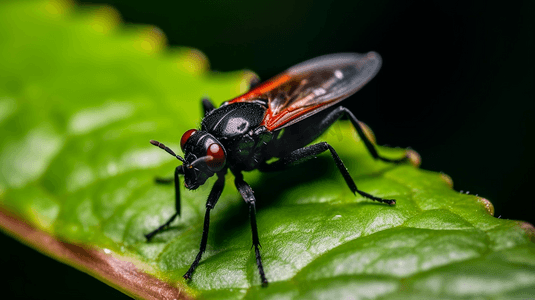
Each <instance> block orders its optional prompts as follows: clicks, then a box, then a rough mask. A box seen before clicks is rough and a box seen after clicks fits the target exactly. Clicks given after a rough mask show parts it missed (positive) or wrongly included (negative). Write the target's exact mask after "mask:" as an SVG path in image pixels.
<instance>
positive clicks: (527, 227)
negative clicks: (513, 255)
mask: <svg viewBox="0 0 535 300" xmlns="http://www.w3.org/2000/svg"><path fill="white" fill-rule="evenodd" d="M517 224H518V227H519V228H520V229H522V230H523V231H524V232H525V233H526V235H527V236H528V237H529V239H530V240H531V241H532V242H534V243H535V227H534V226H533V224H531V223H528V222H524V221H518V223H517Z"/></svg>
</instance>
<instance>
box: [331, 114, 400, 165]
mask: <svg viewBox="0 0 535 300" xmlns="http://www.w3.org/2000/svg"><path fill="white" fill-rule="evenodd" d="M344 115H345V116H347V117H348V118H349V120H350V121H351V124H353V127H355V129H356V130H357V133H358V135H359V137H360V139H361V140H362V141H363V142H364V145H365V146H366V149H368V152H370V154H371V155H372V156H373V158H375V159H379V160H382V161H385V162H392V163H400V162H404V161H406V160H407V159H408V158H409V157H408V153H407V154H405V156H403V157H401V158H397V159H391V158H386V157H383V156H381V155H379V153H377V150H376V149H375V146H374V145H373V144H372V142H371V141H370V139H369V138H368V137H367V136H366V134H365V133H364V129H362V125H361V124H360V122H359V120H357V118H356V117H355V115H353V113H352V112H351V111H350V110H349V109H347V108H345V107H343V106H340V107H338V108H337V109H336V110H334V111H333V112H332V113H331V114H330V115H329V116H328V117H327V118H326V119H329V117H331V118H334V120H332V119H330V120H326V121H331V120H332V121H333V123H334V121H336V120H338V119H340V118H341V117H342V116H344Z"/></svg>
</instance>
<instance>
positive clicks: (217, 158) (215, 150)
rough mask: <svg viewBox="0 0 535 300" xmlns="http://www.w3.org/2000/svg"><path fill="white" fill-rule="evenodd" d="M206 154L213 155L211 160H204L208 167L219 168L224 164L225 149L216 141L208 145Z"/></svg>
mask: <svg viewBox="0 0 535 300" xmlns="http://www.w3.org/2000/svg"><path fill="white" fill-rule="evenodd" d="M206 155H209V156H211V157H213V159H212V160H209V161H207V162H206V164H207V165H208V167H209V168H210V169H216V170H217V169H219V168H221V167H223V165H224V164H225V159H226V158H225V150H223V147H221V146H219V144H217V143H213V144H211V145H210V146H209V147H208V150H207V151H206Z"/></svg>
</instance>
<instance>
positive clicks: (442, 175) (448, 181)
mask: <svg viewBox="0 0 535 300" xmlns="http://www.w3.org/2000/svg"><path fill="white" fill-rule="evenodd" d="M440 179H442V181H444V182H445V183H446V184H447V185H448V186H449V187H450V188H453V179H451V177H450V176H449V175H448V174H446V173H442V172H440Z"/></svg>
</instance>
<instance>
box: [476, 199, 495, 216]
mask: <svg viewBox="0 0 535 300" xmlns="http://www.w3.org/2000/svg"><path fill="white" fill-rule="evenodd" d="M477 202H479V203H480V204H481V205H483V207H484V208H485V210H486V211H487V213H488V214H489V215H491V216H494V205H492V203H491V202H490V201H489V200H488V199H486V198H483V197H479V196H478V197H477Z"/></svg>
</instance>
